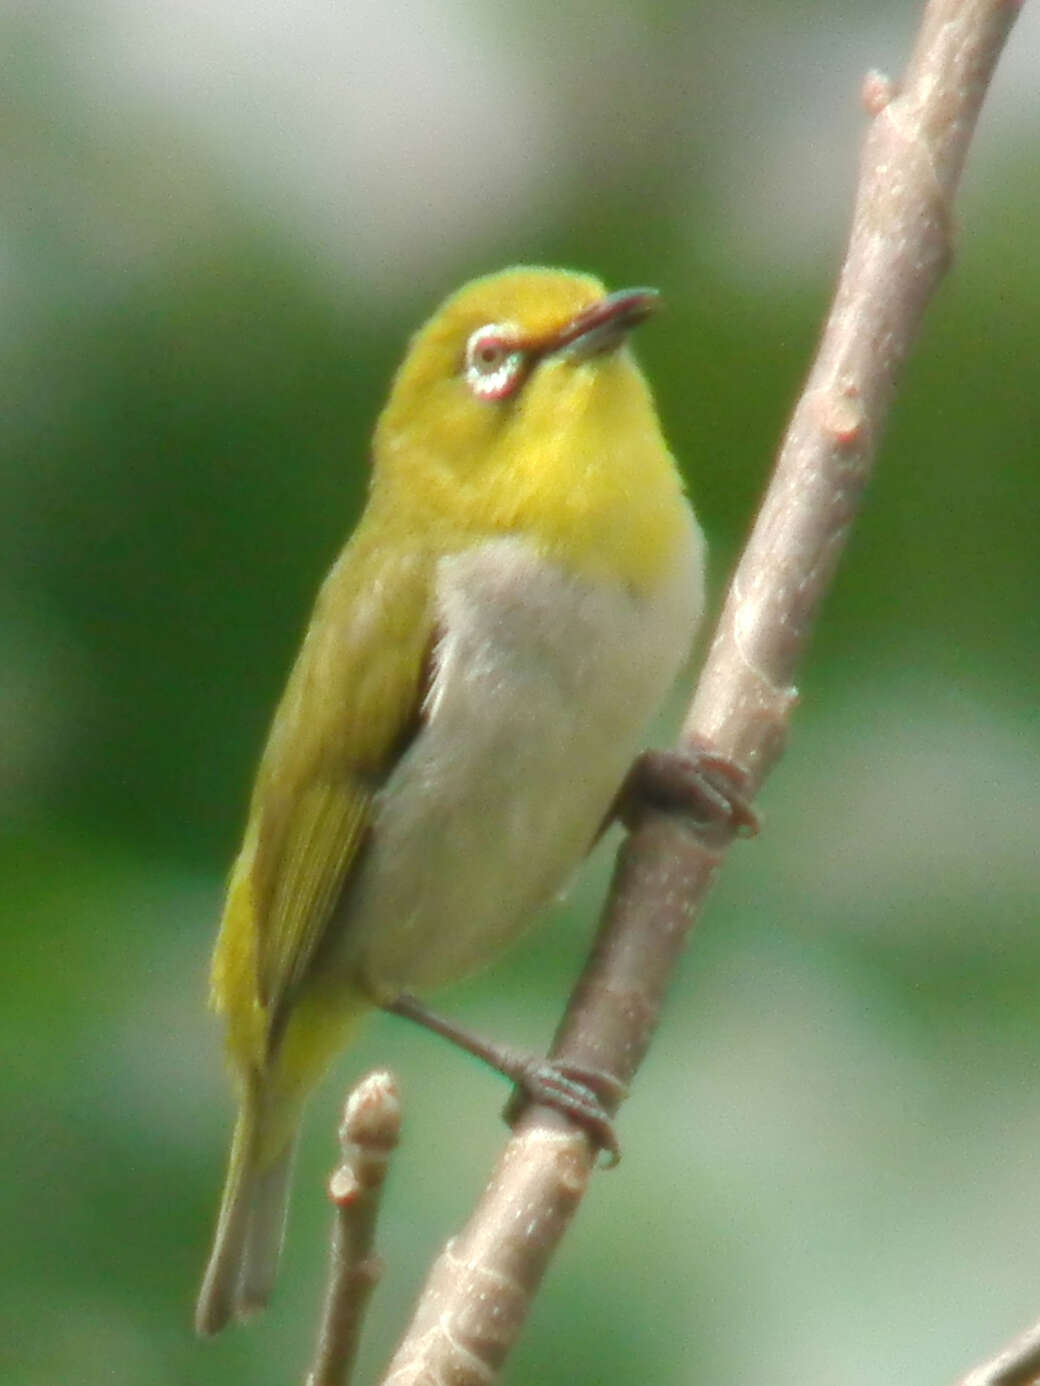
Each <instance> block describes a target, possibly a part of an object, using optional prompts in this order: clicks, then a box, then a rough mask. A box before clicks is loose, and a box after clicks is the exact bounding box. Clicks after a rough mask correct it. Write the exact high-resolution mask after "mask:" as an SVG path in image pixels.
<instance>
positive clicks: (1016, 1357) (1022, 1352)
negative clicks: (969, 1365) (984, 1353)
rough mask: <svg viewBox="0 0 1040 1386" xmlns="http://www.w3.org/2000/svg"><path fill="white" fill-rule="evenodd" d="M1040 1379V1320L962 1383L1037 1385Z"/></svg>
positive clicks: (970, 1385)
mask: <svg viewBox="0 0 1040 1386" xmlns="http://www.w3.org/2000/svg"><path fill="white" fill-rule="evenodd" d="M1037 1381H1040V1323H1034V1324H1033V1326H1032V1327H1031V1328H1027V1329H1026V1331H1025V1332H1024V1333H1022V1334H1020V1335H1019V1336H1018V1337H1017V1338H1016V1339H1015V1341H1014V1342H1013V1343H1009V1344H1008V1345H1007V1347H1005V1348H1001V1350H1000V1351H999V1352H998V1353H997V1355H996V1356H995V1357H991V1358H990V1360H989V1361H988V1362H982V1363H981V1364H980V1365H979V1366H977V1367H975V1368H974V1369H973V1370H972V1371H970V1372H969V1373H968V1375H967V1376H966V1377H963V1378H962V1380H961V1382H960V1386H1034V1383H1035V1382H1037Z"/></svg>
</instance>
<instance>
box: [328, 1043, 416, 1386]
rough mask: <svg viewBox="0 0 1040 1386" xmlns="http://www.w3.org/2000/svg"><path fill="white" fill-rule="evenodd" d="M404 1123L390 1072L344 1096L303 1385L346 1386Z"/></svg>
mask: <svg viewBox="0 0 1040 1386" xmlns="http://www.w3.org/2000/svg"><path fill="white" fill-rule="evenodd" d="M400 1130H401V1104H400V1101H399V1099H398V1096H397V1085H396V1083H395V1082H394V1079H393V1076H392V1075H391V1074H390V1073H388V1072H386V1070H385V1069H376V1070H375V1071H374V1072H372V1073H369V1074H367V1075H366V1076H365V1077H364V1078H362V1080H361V1082H360V1083H358V1084H357V1086H356V1087H355V1088H354V1090H353V1091H352V1092H351V1094H350V1096H349V1097H348V1098H347V1102H346V1106H345V1107H344V1109H343V1122H342V1125H341V1126H340V1129H339V1139H340V1148H341V1151H342V1158H341V1160H340V1163H339V1165H338V1166H337V1168H336V1169H335V1170H334V1171H333V1173H332V1177H331V1178H330V1180H329V1198H330V1199H331V1201H332V1203H333V1204H334V1205H335V1209H336V1220H335V1223H334V1224H333V1229H332V1250H331V1254H330V1257H329V1282H328V1287H327V1289H326V1293H325V1307H324V1310H323V1311H322V1319H321V1327H320V1329H319V1332H318V1347H317V1352H316V1354H315V1359H314V1366H313V1367H312V1368H311V1370H310V1373H309V1374H308V1376H307V1386H347V1382H348V1381H349V1379H350V1372H351V1369H352V1367H353V1365H354V1358H355V1356H356V1355H357V1349H358V1342H359V1340H360V1336H361V1325H362V1322H363V1320H364V1316H365V1309H366V1308H367V1306H368V1301H369V1298H370V1296H371V1294H372V1291H373V1290H374V1289H375V1286H376V1282H377V1281H378V1280H379V1277H380V1275H381V1274H382V1262H381V1261H380V1260H379V1258H378V1257H377V1256H375V1254H374V1253H373V1250H372V1245H373V1241H374V1239H375V1230H376V1218H377V1217H378V1215H379V1204H380V1201H381V1197H382V1192H383V1181H384V1180H385V1178H386V1173H387V1169H388V1167H389V1164H390V1157H391V1155H392V1154H393V1150H394V1147H395V1146H396V1145H397V1142H398V1138H399V1136H400Z"/></svg>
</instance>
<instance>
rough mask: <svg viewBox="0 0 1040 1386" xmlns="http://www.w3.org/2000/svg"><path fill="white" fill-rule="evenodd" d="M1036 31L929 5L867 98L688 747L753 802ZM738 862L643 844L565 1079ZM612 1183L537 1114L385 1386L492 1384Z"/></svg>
mask: <svg viewBox="0 0 1040 1386" xmlns="http://www.w3.org/2000/svg"><path fill="white" fill-rule="evenodd" d="M1017 10H1018V5H1017V4H1015V3H1011V0H930V3H929V4H928V5H927V8H926V10H925V14H924V18H923V21H922V25H921V29H920V32H919V35H918V38H917V42H916V45H915V48H914V51H913V54H912V56H911V58H910V62H909V65H908V67H907V72H906V76H905V79H904V82H903V84H902V88H901V90H900V91H899V92H898V94H897V93H894V92H893V90H892V88H891V85H890V84H889V83H887V82H886V81H885V79H883V78H881V77H879V76H878V75H876V74H872V75H871V76H870V77H868V79H867V82H866V84H865V87H864V100H865V104H866V105H867V108H868V111H869V113H870V114H871V115H872V116H873V120H872V124H871V126H870V129H869V131H868V134H867V137H866V142H865V146H864V152H863V161H862V170H861V175H860V180H859V187H858V192H857V197H856V206H855V212H854V216H853V226H852V233H851V238H850V242H849V247H848V252H847V257H846V260H845V264H844V267H843V269H842V272H841V277H840V280H839V284H838V289H837V294H836V297H835V300H834V304H833V306H832V308H831V312H830V315H829V317H828V320H827V324H826V327H825V329H824V333H823V337H822V341H821V344H820V348H819V352H818V355H817V357H816V361H815V363H814V365H813V368H812V371H811V373H810V375H809V379H808V382H807V384H806V387H805V390H804V392H803V394H802V396H801V398H800V400H799V402H798V405H797V407H796V409H795V412H794V415H793V417H792V420H791V424H790V427H789V429H788V431H787V435H786V437H785V439H784V443H783V446H782V449H781V452H780V456H779V459H778V462H777V466H776V471H775V474H774V477H773V480H772V483H771V484H770V487H769V490H768V492H767V494H766V497H765V500H764V503H763V505H762V509H761V511H760V513H759V516H758V519H757V521H756V524H755V526H754V530H753V532H752V534H751V537H750V539H749V541H748V544H747V547H746V549H745V551H744V554H743V557H742V558H741V561H740V564H739V567H738V568H737V571H736V575H735V577H734V579H733V583H732V586H731V588H730V592H729V595H728V598H727V601H726V604H725V608H724V610H723V613H722V617H721V620H720V623H719V627H718V630H717V633H716V636H715V639H714V642H713V645H712V648H711V652H710V654H709V656H708V660H707V663H706V666H705V668H704V672H703V674H702V677H701V680H700V684H699V686H698V689H697V692H696V695H695V697H694V701H693V704H692V706H691V709H690V712H689V716H688V718H687V720H686V723H685V726H684V728H683V733H682V737H681V745H685V746H689V745H690V744H691V743H693V742H695V741H698V740H706V741H708V742H709V743H710V744H711V745H712V746H713V747H714V748H715V749H716V750H718V751H721V752H722V753H723V754H726V755H729V756H731V757H733V758H734V759H736V760H738V761H739V762H741V763H742V764H743V765H744V766H746V767H747V769H748V771H749V773H750V776H751V784H752V788H753V789H754V788H757V787H758V786H759V785H761V783H762V781H763V779H764V778H765V776H766V775H767V774H768V772H769V770H770V769H771V768H772V766H773V764H774V763H775V761H776V760H777V758H778V757H779V755H780V753H781V751H782V749H783V746H784V742H785V739H786V733H787V723H788V719H789V716H790V713H791V710H792V708H793V706H794V703H795V700H796V695H795V690H794V688H793V687H792V680H793V678H794V675H795V672H796V669H797V667H798V664H799V662H800V661H801V659H802V657H803V655H804V653H805V650H806V646H807V644H808V640H809V635H810V632H811V629H812V625H813V622H814V620H815V617H816V614H817V611H818V609H819V606H820V603H821V601H822V599H823V596H824V594H825V592H826V590H827V588H828V586H829V584H830V582H831V579H832V577H833V575H834V571H835V568H836V566H837V563H838V559H839V557H840V555H841V552H842V550H843V548H844V545H845V540H846V538H847V535H848V531H849V527H850V525H851V523H852V520H853V518H854V516H855V513H856V510H857V507H858V504H859V499H860V496H861V493H862V491H863V487H864V486H865V484H866V481H867V478H868V475H869V473H870V469H871V466H872V463H873V460H874V455H875V452H876V449H877V446H878V441H879V438H880V436H881V432H882V429H883V426H884V423H885V419H886V415H887V411H888V407H889V404H890V401H891V398H892V394H893V391H894V388H895V384H896V381H897V378H898V375H899V371H900V368H901V367H902V364H903V362H904V360H905V359H906V355H907V352H908V351H909V349H910V346H911V343H912V341H913V339H914V336H915V334H916V331H917V327H918V324H919V322H920V318H921V314H922V312H923V310H924V307H925V305H926V303H927V302H928V300H929V298H930V297H931V295H932V294H933V292H934V290H935V288H936V286H937V284H938V282H939V280H940V278H941V276H942V273H943V270H944V269H945V267H946V265H947V263H948V260H949V254H950V244H949V240H950V225H951V210H950V209H951V204H952V199H953V194H954V191H955V189H956V186H957V183H958V180H959V177H960V173H961V170H962V168H963V165H964V160H965V157H966V154H967V150H968V145H969V142H970V139H971V135H972V131H973V129H974V126H975V121H976V117H977V115H978V112H979V108H980V106H981V104H982V100H983V96H984V95H985V91H986V88H987V85H988V83H989V80H990V77H991V75H992V72H993V69H994V66H995V64H996V61H997V57H998V55H999V53H1000V51H1001V49H1002V47H1003V44H1004V42H1005V39H1006V38H1007V35H1008V32H1009V30H1010V28H1011V25H1012V23H1013V21H1014V18H1015V15H1016V13H1017ZM725 851H726V846H725V844H721V843H720V844H718V845H711V844H706V843H705V842H703V841H700V840H698V839H697V838H695V837H694V836H693V835H692V834H691V833H690V832H689V831H688V830H687V829H686V828H685V827H684V826H683V825H682V824H680V823H678V822H676V821H674V820H670V819H667V818H660V817H659V818H654V819H648V820H647V822H646V823H645V824H643V825H641V826H640V827H639V828H638V829H637V830H636V831H635V832H634V833H633V834H632V835H631V836H630V837H629V838H628V839H627V840H626V842H625V843H624V844H623V846H622V848H621V851H620V853H619V856H618V862H617V867H616V870H615V875H614V881H613V884H612V887H611V893H610V897H609V900H608V904H607V907H606V911H605V914H604V918H603V921H602V923H601V926H600V932H599V936H598V939H597V942H596V945H595V948H594V950H593V953H592V956H591V958H590V960H589V962H588V965H587V966H586V968H585V970H584V972H583V974H582V977H581V979H580V981H579V983H578V985H577V988H576V989H575V992H574V994H573V995H572V997H571V1001H570V1004H569V1006H568V1009H567V1012H566V1015H565V1016H564V1019H563V1022H562V1024H561V1026H560V1029H559V1031H558V1033H557V1037H556V1041H555V1044H554V1047H553V1053H554V1055H555V1056H556V1057H558V1058H560V1059H562V1060H565V1061H566V1062H568V1063H572V1064H578V1065H583V1066H589V1065H591V1066H593V1067H598V1068H601V1069H604V1070H606V1071H607V1072H609V1073H611V1074H613V1075H615V1076H616V1077H617V1078H619V1079H620V1080H621V1081H622V1082H623V1083H627V1082H628V1081H630V1079H631V1078H632V1076H633V1075H634V1073H635V1071H636V1069H637V1067H638V1065H639V1063H640V1061H641V1059H642V1057H643V1055H644V1053H645V1052H646V1048H647V1045H648V1044H649V1041H650V1038H651V1036H652V1034H653V1031H654V1028H655V1026H656V1024H657V1019H658V1016H659V1014H660V1009H661V1005H662V1002H663V998H664V993H665V989H666V986H667V983H668V980H669V977H670V975H671V972H672V970H673V967H674V964H675V962H676V959H677V958H678V955H679V953H680V951H681V949H682V946H683V943H684V941H685V939H686V937H687V935H688V933H689V930H690V928H691V927H692V925H693V923H694V922H695V920H696V919H697V917H698V915H699V913H700V910H701V908H702V906H703V904H704V901H705V899H706V897H707V895H708V892H709V890H710V888H711V885H712V883H713V881H714V879H715V876H716V874H717V872H718V869H719V867H720V865H721V863H722V860H723V858H724V856H725ZM593 1164H594V1154H593V1152H592V1150H591V1148H590V1146H589V1143H588V1142H587V1140H586V1138H585V1137H584V1136H583V1135H582V1134H581V1133H580V1132H578V1131H576V1130H575V1129H573V1128H571V1127H569V1126H568V1125H567V1123H566V1121H565V1120H564V1119H563V1118H562V1117H560V1116H559V1115H557V1114H555V1113H553V1112H550V1111H547V1110H545V1109H542V1108H534V1109H531V1110H529V1111H527V1112H526V1113H525V1115H524V1116H523V1117H522V1119H521V1120H520V1122H519V1123H518V1125H517V1127H516V1129H515V1131H514V1133H513V1136H512V1138H511V1139H510V1140H509V1142H508V1143H507V1145H506V1148H505V1151H504V1153H503V1155H502V1158H501V1160H500V1161H499V1164H498V1167H497V1168H496V1170H495V1172H494V1174H493V1175H492V1178H491V1182H490V1183H489V1185H488V1187H487V1189H486V1190H485V1192H484V1194H483V1196H482V1197H481V1199H480V1202H479V1204H478V1206H477V1208H476V1210H475V1212H474V1213H473V1215H472V1217H471V1219H470V1221H469V1224H468V1225H467V1227H466V1228H465V1229H464V1230H463V1232H462V1233H461V1234H460V1235H459V1236H458V1237H456V1238H455V1239H453V1240H452V1242H450V1243H449V1245H448V1246H447V1247H446V1249H445V1250H444V1252H443V1253H442V1255H441V1256H440V1257H439V1258H438V1260H437V1262H436V1263H435V1265H434V1267H433V1270H432V1272H431V1274H430V1278H429V1280H428V1282H427V1285H426V1287H425V1289H424V1291H423V1293H422V1295H421V1297H420V1300H419V1304H418V1307H417V1309H416V1313H415V1318H414V1320H413V1322H412V1325H411V1327H410V1328H409V1330H408V1332H407V1333H406V1336H405V1338H404V1340H403V1341H402V1343H401V1345H400V1347H399V1349H398V1351H397V1353H396V1354H395V1356H394V1359H393V1361H392V1362H391V1364H390V1368H389V1371H388V1375H387V1377H386V1381H387V1383H392V1384H393V1386H405V1383H419V1382H422V1383H431V1382H447V1381H450V1382H452V1384H453V1386H487V1383H488V1382H490V1381H491V1380H493V1378H494V1376H495V1374H496V1373H497V1371H498V1369H499V1368H500V1367H501V1365H502V1363H503V1361H504V1360H505V1357H506V1354H507V1352H508V1351H509V1348H510V1347H511V1346H512V1344H513V1342H514V1340H515V1338H516V1337H517V1334H518V1333H519V1330H520V1328H521V1326H522V1324H523V1322H524V1320H525V1318H526V1316H527V1313H528V1310H529V1308H530V1303H531V1299H532V1296H533V1294H534V1292H535V1290H536V1289H537V1286H538V1284H539V1282H540V1280H541V1277H542V1274H543V1272H544V1270H545V1268H546V1265H547V1264H548V1261H549V1258H550V1256H551V1254H552V1252H553V1251H554V1249H555V1247H556V1245H557V1243H558V1241H559V1240H560V1238H561V1236H562V1235H563V1233H564V1231H565V1229H566V1227H567V1224H568V1222H569V1221H570V1218H571V1217H572V1215H573V1213H574V1212H575V1210H576V1208H577V1206H578V1203H579V1202H580V1200H581V1198H582V1195H583V1194H584V1192H585V1189H586V1187H587V1184H588V1180H589V1177H590V1174H591V1171H592V1168H593Z"/></svg>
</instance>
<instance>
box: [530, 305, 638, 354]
mask: <svg viewBox="0 0 1040 1386" xmlns="http://www.w3.org/2000/svg"><path fill="white" fill-rule="evenodd" d="M660 303H661V295H660V294H659V293H658V291H657V290H656V289H618V291H617V292H616V293H613V294H607V296H606V298H601V299H600V301H599V302H598V303H593V304H591V305H590V306H589V307H588V308H584V309H583V310H582V311H581V312H580V313H579V314H578V315H577V317H575V318H572V319H571V320H570V322H568V323H565V324H564V326H563V327H561V328H560V329H559V331H557V332H554V333H553V334H552V335H551V336H550V337H547V338H546V339H545V340H544V341H543V342H540V343H539V348H540V352H541V353H544V354H546V355H548V354H550V353H552V354H553V355H567V356H570V357H572V358H573V357H576V358H578V359H579V360H584V359H585V358H586V357H589V356H598V355H600V354H601V353H602V352H606V351H613V350H614V348H615V347H617V346H620V344H621V343H622V342H623V341H624V339H625V336H626V334H627V333H628V331H629V330H630V329H631V328H633V327H636V326H638V324H639V323H641V322H644V321H645V320H646V319H647V318H648V317H650V315H651V314H652V313H655V312H656V311H657V309H658V308H659V307H660Z"/></svg>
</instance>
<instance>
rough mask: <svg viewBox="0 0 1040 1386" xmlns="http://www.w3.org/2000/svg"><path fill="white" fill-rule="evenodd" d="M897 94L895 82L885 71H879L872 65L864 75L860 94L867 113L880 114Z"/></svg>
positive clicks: (870, 114) (871, 114)
mask: <svg viewBox="0 0 1040 1386" xmlns="http://www.w3.org/2000/svg"><path fill="white" fill-rule="evenodd" d="M896 95H897V87H896V84H895V82H893V81H892V78H891V77H888V76H886V74H885V73H884V72H879V71H878V69H877V68H876V67H872V68H871V69H870V71H869V72H867V74H866V75H865V76H864V78H863V86H862V89H861V92H860V96H861V98H862V101H863V108H864V110H865V111H866V113H867V115H869V116H879V115H880V114H881V112H882V111H883V110H884V109H885V107H886V106H887V105H888V103H889V102H890V101H891V100H892V99H893V97H895V96H896Z"/></svg>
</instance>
